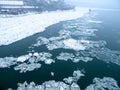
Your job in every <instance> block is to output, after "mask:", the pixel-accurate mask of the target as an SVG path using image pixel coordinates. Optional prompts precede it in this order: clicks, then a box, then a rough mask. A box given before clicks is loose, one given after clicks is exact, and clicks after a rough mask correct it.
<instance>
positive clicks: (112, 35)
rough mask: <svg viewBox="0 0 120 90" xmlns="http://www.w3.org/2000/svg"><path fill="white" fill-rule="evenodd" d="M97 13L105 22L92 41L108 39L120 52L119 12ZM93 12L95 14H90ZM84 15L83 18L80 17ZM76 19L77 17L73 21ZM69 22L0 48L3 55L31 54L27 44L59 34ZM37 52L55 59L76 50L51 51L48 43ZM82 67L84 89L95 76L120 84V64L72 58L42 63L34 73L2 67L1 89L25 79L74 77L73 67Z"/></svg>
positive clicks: (29, 80)
mask: <svg viewBox="0 0 120 90" xmlns="http://www.w3.org/2000/svg"><path fill="white" fill-rule="evenodd" d="M94 13H97V15H96V16H95V17H94V18H93V20H94V19H97V20H100V21H103V23H101V24H99V25H94V26H93V27H95V28H97V29H98V30H99V31H97V32H96V36H95V37H91V38H90V39H91V40H105V41H106V42H107V46H106V47H107V48H109V49H112V50H118V51H120V44H119V43H118V41H119V40H120V25H119V23H120V17H119V16H120V11H94ZM91 15H92V13H91ZM83 18H84V17H82V18H81V20H82V19H83ZM73 21H74V20H73ZM65 23H66V22H60V23H58V24H55V25H52V26H50V27H48V28H46V31H44V32H42V33H38V34H35V35H33V36H30V37H28V38H25V39H23V40H20V41H18V42H15V43H13V44H11V45H8V46H1V47H0V57H5V56H15V57H16V56H20V55H24V54H28V51H31V50H32V49H29V48H28V47H29V46H30V45H31V44H33V43H35V42H36V39H37V38H38V37H39V36H43V37H52V36H57V35H58V31H59V30H60V29H62V26H63V24H65ZM34 50H35V51H37V52H42V51H45V52H50V53H52V54H53V58H55V57H56V56H57V55H58V54H59V53H60V52H65V51H66V52H74V51H73V50H65V49H57V50H52V51H49V50H47V48H46V47H45V46H40V47H37V48H34ZM77 69H80V70H81V69H83V70H84V71H85V77H82V78H81V79H80V80H79V81H78V84H79V85H80V87H81V89H82V90H84V89H85V88H86V86H88V85H89V84H91V83H92V80H93V79H94V78H95V77H98V78H102V77H112V78H114V79H115V80H117V82H118V84H119V86H120V76H119V75H120V66H118V65H116V64H112V63H109V64H107V63H105V62H103V61H102V60H97V59H96V58H94V61H92V62H88V63H84V62H79V63H73V62H71V61H67V62H65V61H58V60H56V63H54V64H51V65H45V64H42V67H41V68H40V69H37V70H34V71H32V72H27V73H23V74H20V73H19V72H18V71H14V70H13V68H12V67H11V68H8V69H0V90H5V89H7V88H17V83H23V82H24V81H28V82H31V81H34V82H35V83H37V84H42V83H43V82H45V81H48V80H56V81H62V80H63V78H65V77H68V76H72V73H73V71H74V70H77ZM50 72H54V73H55V76H51V75H50Z"/></svg>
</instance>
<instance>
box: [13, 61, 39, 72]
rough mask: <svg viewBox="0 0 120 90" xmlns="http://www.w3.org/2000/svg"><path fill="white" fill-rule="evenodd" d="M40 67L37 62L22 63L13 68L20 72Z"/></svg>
mask: <svg viewBox="0 0 120 90" xmlns="http://www.w3.org/2000/svg"><path fill="white" fill-rule="evenodd" d="M40 67H41V64H38V63H31V64H27V63H23V64H20V65H18V66H15V67H14V69H15V70H20V73H23V72H27V71H33V70H34V69H37V68H40Z"/></svg>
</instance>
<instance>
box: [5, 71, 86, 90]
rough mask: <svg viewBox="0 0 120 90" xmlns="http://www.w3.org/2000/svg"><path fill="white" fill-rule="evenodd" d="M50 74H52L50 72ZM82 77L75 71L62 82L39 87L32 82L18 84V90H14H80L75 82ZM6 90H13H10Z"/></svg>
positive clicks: (53, 82)
mask: <svg viewBox="0 0 120 90" xmlns="http://www.w3.org/2000/svg"><path fill="white" fill-rule="evenodd" d="M51 74H54V73H53V72H51ZM82 76H84V74H83V73H82V72H81V71H80V70H76V71H74V72H73V76H72V77H69V78H65V79H63V81H55V80H50V81H45V82H44V83H42V84H41V85H38V84H35V83H34V82H30V83H27V81H25V82H24V83H18V88H17V89H16V90H80V87H79V85H78V84H77V81H78V80H79V79H80V77H82ZM7 90H13V89H11V88H9V89H7Z"/></svg>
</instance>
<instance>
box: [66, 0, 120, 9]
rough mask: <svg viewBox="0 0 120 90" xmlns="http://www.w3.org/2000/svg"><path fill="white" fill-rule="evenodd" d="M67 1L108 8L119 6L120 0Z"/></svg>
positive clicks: (80, 4)
mask: <svg viewBox="0 0 120 90" xmlns="http://www.w3.org/2000/svg"><path fill="white" fill-rule="evenodd" d="M66 1H67V2H69V3H71V4H74V5H77V6H78V5H79V6H88V7H103V8H104V7H106V8H110V7H111V8H112V7H113V8H117V7H118V8H119V7H120V0H66Z"/></svg>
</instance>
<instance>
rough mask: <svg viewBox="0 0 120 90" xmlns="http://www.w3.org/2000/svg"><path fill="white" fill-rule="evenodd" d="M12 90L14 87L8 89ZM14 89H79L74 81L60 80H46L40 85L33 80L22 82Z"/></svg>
mask: <svg viewBox="0 0 120 90" xmlns="http://www.w3.org/2000/svg"><path fill="white" fill-rule="evenodd" d="M8 90H14V89H8ZM16 90H80V88H79V86H78V85H77V84H76V83H73V84H72V85H68V84H66V83H64V82H62V81H58V82H56V81H54V80H51V81H46V82H44V83H43V84H42V85H37V84H35V83H34V82H30V84H28V83H27V82H24V83H23V84H21V83H19V84H18V88H17V89H16Z"/></svg>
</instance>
